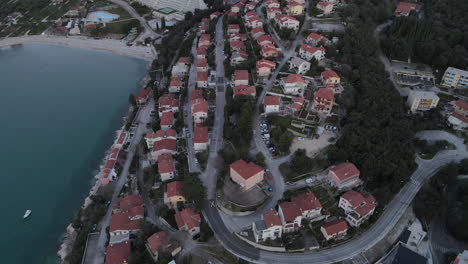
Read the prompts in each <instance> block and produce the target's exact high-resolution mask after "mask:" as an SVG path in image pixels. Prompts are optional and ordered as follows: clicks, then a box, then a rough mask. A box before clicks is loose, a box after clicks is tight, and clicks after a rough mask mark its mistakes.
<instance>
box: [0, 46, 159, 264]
mask: <svg viewBox="0 0 468 264" xmlns="http://www.w3.org/2000/svg"><path fill="white" fill-rule="evenodd" d="M1 47H2V41H1V40H0V48H1ZM152 60H153V59H151V60H148V61H149V62H151V61H152ZM150 68H151V63H149V64H148V67H147V73H146V75H145V76H144V77H143V79H142V80H141V81H140V85H141V87H143V88H144V87H146V86H147V85H148V82H149V80H150V79H151V77H150V76H149V70H150ZM129 107H130V106H129ZM123 132H125V124H123V125H122V126H121V127H120V128H119V129H118V130H116V131H114V133H115V136H114V143H113V144H112V145H111V146H110V147H109V148H108V149H107V150H106V151H105V155H104V157H103V158H102V160H101V163H100V164H99V167H98V168H99V171H98V172H97V173H96V175H94V176H93V178H92V181H94V183H93V184H91V185H90V187H91V188H90V190H89V192H88V195H87V196H86V197H85V199H84V201H83V204H82V205H81V207H80V208H83V209H85V208H86V207H88V205H89V204H90V203H91V198H90V197H91V196H92V195H95V194H96V193H97V191H98V189H99V187H101V185H102V182H101V174H102V170H103V168H104V166H105V162H106V160H107V158H108V156H109V155H110V153H111V149H112V147H113V146H114V144H115V142H116V141H117V140H118V138H119V135H120V133H123ZM76 235H77V234H76V232H75V229H74V228H73V227H72V223H71V222H70V223H69V224H68V225H67V227H66V229H65V232H64V233H63V234H62V236H61V242H60V245H59V247H58V250H57V256H58V257H59V259H60V263H65V258H66V257H67V256H68V255H69V254H70V252H71V250H72V248H73V244H74V243H75V239H76ZM83 257H84V256H83Z"/></svg>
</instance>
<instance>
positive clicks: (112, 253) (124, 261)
mask: <svg viewBox="0 0 468 264" xmlns="http://www.w3.org/2000/svg"><path fill="white" fill-rule="evenodd" d="M130 254H131V245H130V241H124V242H122V243H118V244H109V245H108V246H107V248H106V261H105V264H128V263H129V262H128V261H129V258H130Z"/></svg>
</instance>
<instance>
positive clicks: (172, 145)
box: [153, 138, 177, 151]
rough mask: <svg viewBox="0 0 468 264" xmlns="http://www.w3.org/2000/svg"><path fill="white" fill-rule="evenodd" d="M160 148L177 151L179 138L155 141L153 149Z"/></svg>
mask: <svg viewBox="0 0 468 264" xmlns="http://www.w3.org/2000/svg"><path fill="white" fill-rule="evenodd" d="M160 150H169V151H176V150H177V140H175V139H171V138H165V139H162V140H159V141H155V142H154V144H153V151H160Z"/></svg>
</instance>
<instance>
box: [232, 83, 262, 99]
mask: <svg viewBox="0 0 468 264" xmlns="http://www.w3.org/2000/svg"><path fill="white" fill-rule="evenodd" d="M256 91H257V90H256V88H255V86H250V85H238V86H234V88H233V92H234V97H236V96H239V95H247V96H251V95H253V96H255V94H256Z"/></svg>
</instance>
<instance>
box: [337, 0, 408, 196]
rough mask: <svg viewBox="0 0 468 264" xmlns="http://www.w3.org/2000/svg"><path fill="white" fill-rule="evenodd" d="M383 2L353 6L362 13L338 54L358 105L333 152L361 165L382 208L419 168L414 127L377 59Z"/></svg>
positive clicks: (364, 0)
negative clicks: (378, 13) (376, 36)
mask: <svg viewBox="0 0 468 264" xmlns="http://www.w3.org/2000/svg"><path fill="white" fill-rule="evenodd" d="M384 2H385V1H377V2H376V1H373V0H360V1H356V2H355V4H352V5H350V7H349V8H352V9H353V10H359V12H358V15H356V13H355V12H353V15H352V16H353V19H352V21H351V23H350V25H349V26H348V27H347V30H346V32H345V35H344V37H343V39H342V40H341V44H340V47H339V49H340V50H341V54H342V59H341V60H342V62H343V63H346V64H349V65H351V67H352V69H353V71H352V73H351V74H350V76H349V81H350V82H351V84H352V86H353V87H354V90H355V93H354V100H355V105H354V106H352V107H351V108H350V109H349V110H350V114H349V116H348V117H347V118H346V119H345V120H343V125H344V127H343V135H342V137H341V138H340V139H339V140H338V142H337V144H336V146H334V147H333V148H332V149H331V150H330V159H331V161H332V162H342V161H346V160H349V161H351V162H353V163H355V164H356V165H357V166H358V168H359V169H360V170H361V175H362V177H363V178H364V179H365V181H366V188H368V189H369V190H371V191H372V192H373V193H374V194H375V195H376V196H377V198H378V199H379V201H380V202H381V203H385V202H386V201H388V200H389V199H391V198H392V197H393V195H394V194H395V193H396V192H398V190H399V189H400V187H401V186H402V185H403V183H404V182H406V181H407V180H408V178H409V176H410V175H411V173H412V172H413V171H414V169H415V167H416V166H415V163H414V154H413V151H412V149H411V147H410V145H409V144H410V141H411V139H412V137H413V135H414V132H415V128H414V124H413V121H412V120H411V118H410V117H408V116H407V115H406V111H405V107H404V101H403V98H402V97H400V95H399V94H398V92H397V91H396V90H395V88H394V87H393V85H392V83H391V82H390V80H389V79H388V74H387V73H386V72H385V69H384V66H383V65H382V63H381V62H380V60H379V59H378V56H377V50H378V45H377V43H376V41H375V40H374V38H373V35H372V33H373V29H374V28H375V25H376V24H378V23H381V22H382V21H385V20H386V19H387V18H386V17H378V16H374V15H373V14H375V13H376V12H375V10H383V11H381V12H382V13H387V14H388V12H384V11H385V10H387V9H386V8H387V7H386V6H385V3H384ZM363 6H364V7H365V8H361V7H363ZM369 6H371V7H372V6H374V8H369ZM369 17H374V20H369Z"/></svg>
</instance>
